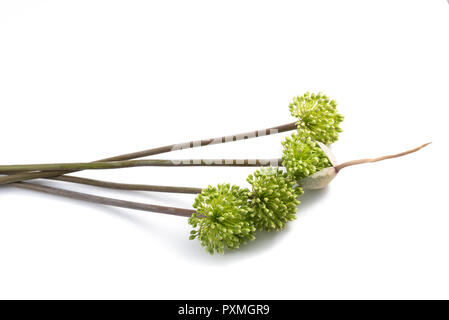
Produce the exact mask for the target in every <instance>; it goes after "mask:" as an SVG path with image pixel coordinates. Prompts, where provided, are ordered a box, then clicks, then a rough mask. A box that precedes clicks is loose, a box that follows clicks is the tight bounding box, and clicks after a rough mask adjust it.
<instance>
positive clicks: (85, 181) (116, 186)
mask: <svg viewBox="0 0 449 320" xmlns="http://www.w3.org/2000/svg"><path fill="white" fill-rule="evenodd" d="M51 180H56V181H64V182H71V183H78V184H84V185H89V186H95V187H103V188H108V189H116V190H134V191H155V192H168V193H187V194H198V193H201V191H202V189H201V188H191V187H174V186H156V185H145V184H127V183H115V182H109V181H101V180H94V179H87V178H80V177H74V176H60V177H56V178H51Z"/></svg>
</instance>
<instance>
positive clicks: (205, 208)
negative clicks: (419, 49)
mask: <svg viewBox="0 0 449 320" xmlns="http://www.w3.org/2000/svg"><path fill="white" fill-rule="evenodd" d="M336 106H337V104H336V102H335V101H334V100H330V99H329V98H328V97H326V96H325V95H323V94H321V93H320V94H309V93H306V94H304V95H303V96H298V97H296V98H294V99H293V102H292V103H291V104H290V105H289V109H290V112H291V113H292V115H294V116H295V117H297V122H296V123H293V124H287V125H283V126H278V127H273V128H269V129H266V132H265V133H266V134H272V133H277V132H285V131H289V130H294V129H297V132H296V133H294V134H292V136H291V137H287V138H286V139H285V141H284V142H283V143H282V144H283V147H284V149H283V154H282V158H279V159H187V160H163V159H162V160H160V159H150V160H131V159H134V158H139V157H143V156H148V155H155V154H160V153H166V152H170V151H175V150H179V149H183V148H182V147H179V145H170V146H165V147H160V148H156V149H150V150H146V151H140V152H136V153H132V154H126V155H121V156H117V157H112V158H108V159H104V160H100V161H96V162H92V163H62V164H61V163H60V164H38V165H9V166H0V174H2V175H4V176H2V177H0V184H11V185H12V186H14V187H19V188H24V189H29V190H35V191H39V192H45V193H50V194H55V195H60V196H64V197H69V198H74V199H79V200H85V201H90V202H95V203H102V204H105V205H112V206H119V207H124V208H130V209H136V210H143V211H152V212H162V213H167V214H174V215H178V216H185V217H189V224H190V225H191V226H192V227H193V230H192V231H191V236H190V238H191V239H199V241H200V243H201V245H202V246H204V247H205V248H206V250H207V251H208V252H209V253H215V252H218V253H224V252H225V250H229V249H231V250H232V249H236V248H239V247H240V246H241V245H242V244H244V243H246V242H248V241H251V240H254V239H255V237H256V231H272V230H274V231H279V230H282V229H284V228H285V227H286V225H287V223H288V222H289V221H292V220H294V219H295V218H296V211H297V205H298V204H299V201H298V197H299V196H301V195H302V194H303V190H307V189H320V188H324V187H325V186H326V185H327V184H328V183H329V182H330V181H331V180H332V179H333V178H334V177H335V176H336V175H337V173H338V172H339V171H340V170H341V169H343V168H345V167H349V166H352V165H357V164H362V163H370V162H377V161H381V160H385V159H390V158H396V157H400V156H404V155H406V154H410V153H412V152H416V151H418V150H420V149H421V148H423V147H425V146H426V145H427V144H425V145H422V146H420V147H418V148H415V149H412V150H408V151H405V152H401V153H398V154H394V155H388V156H383V157H379V158H372V159H360V160H353V161H349V162H346V163H343V164H336V162H335V160H334V157H333V155H332V153H331V152H330V150H329V148H328V147H327V145H329V144H331V143H333V142H335V141H336V140H337V139H338V134H339V132H341V128H340V123H341V122H342V120H343V116H341V115H340V114H339V113H338V112H337V109H336ZM268 130H270V132H268ZM271 130H274V132H272V131H271ZM266 134H265V135H266ZM243 135H248V136H244V137H243V138H250V137H257V136H262V134H259V133H255V134H253V135H251V134H249V133H246V134H243ZM236 140H239V139H238V137H237V136H228V137H221V138H218V139H208V140H202V141H197V142H195V141H191V142H188V143H187V144H184V147H187V148H193V147H197V146H205V145H210V144H215V143H219V142H229V141H236ZM135 166H231V167H232V166H257V167H260V166H262V167H263V166H267V167H268V168H261V169H259V170H257V171H255V172H254V173H253V174H251V175H249V176H248V178H247V182H248V183H249V185H250V189H247V188H242V187H239V186H235V185H234V186H231V185H229V184H219V185H217V186H215V187H214V186H209V187H207V188H205V189H199V188H190V187H177V186H155V185H135V184H120V183H114V182H106V181H100V180H93V179H87V178H79V177H73V176H65V175H64V174H65V173H69V172H74V171H79V170H87V169H114V168H128V167H135ZM282 167H284V168H282ZM36 178H50V179H55V180H59V181H64V182H72V183H81V184H87V185H92V186H100V187H106V188H114V189H120V190H146V191H159V192H174V193H192V194H197V197H196V199H195V202H194V204H193V207H194V209H195V210H191V209H183V208H174V207H163V206H157V205H151V204H142V203H135V202H130V201H123V200H117V199H111V198H104V197H98V196H94V195H89V194H84V193H77V192H73V191H69V190H63V189H58V188H53V187H46V186H41V185H37V184H33V183H25V182H20V181H23V180H31V179H36Z"/></svg>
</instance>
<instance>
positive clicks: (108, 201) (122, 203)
mask: <svg viewBox="0 0 449 320" xmlns="http://www.w3.org/2000/svg"><path fill="white" fill-rule="evenodd" d="M12 186H13V187H16V188H21V189H27V190H34V191H39V192H43V193H47V194H53V195H58V196H62V197H65V198H70V199H77V200H82V201H87V202H92V203H99V204H104V205H107V206H114V207H120V208H126V209H133V210H140V211H149V212H158V213H165V214H171V215H175V216H181V217H190V216H191V215H192V214H193V213H194V212H195V210H191V209H183V208H175V207H165V206H158V205H154V204H147V203H140V202H132V201H126V200H119V199H113V198H106V197H100V196H95V195H91V194H87V193H81V192H75V191H69V190H65V189H59V188H54V187H47V186H42V185H39V184H34V183H28V182H18V183H14V184H13V185H12Z"/></svg>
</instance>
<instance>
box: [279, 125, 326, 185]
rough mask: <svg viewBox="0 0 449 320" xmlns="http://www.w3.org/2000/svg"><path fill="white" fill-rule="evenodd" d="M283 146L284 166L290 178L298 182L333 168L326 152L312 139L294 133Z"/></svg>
mask: <svg viewBox="0 0 449 320" xmlns="http://www.w3.org/2000/svg"><path fill="white" fill-rule="evenodd" d="M282 145H283V146H284V150H283V155H282V165H283V166H284V167H285V168H286V169H287V174H288V176H289V177H290V178H292V179H294V180H296V181H298V180H301V179H304V178H305V177H307V176H310V175H312V174H314V173H315V172H318V171H320V170H322V169H324V168H327V167H330V166H331V162H330V161H329V159H328V158H327V156H326V154H325V153H324V151H323V150H322V149H321V148H320V146H319V145H318V143H317V142H316V141H314V140H312V139H311V138H310V137H305V136H303V135H301V134H296V133H294V134H293V135H292V136H291V137H287V138H286V139H285V140H284V141H283V142H282Z"/></svg>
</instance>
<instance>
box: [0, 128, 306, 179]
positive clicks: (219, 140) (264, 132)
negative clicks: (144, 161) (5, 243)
mask: <svg viewBox="0 0 449 320" xmlns="http://www.w3.org/2000/svg"><path fill="white" fill-rule="evenodd" d="M296 129H297V126H296V122H291V123H287V124H284V125H280V126H276V127H271V128H267V129H262V130H256V131H250V132H245V133H239V134H235V135H229V136H223V137H217V138H210V139H205V140H198V141H189V142H184V143H179V144H171V145H167V146H163V147H158V148H154V149H149V150H143V151H139V152H134V153H127V154H123V155H119V156H115V157H111V158H106V159H102V160H98V161H97V162H107V161H125V160H131V159H136V158H143V157H148V156H153V155H156V154H162V153H167V152H171V151H177V150H183V149H191V148H197V147H204V146H209V145H214V144H219V143H227V142H233V141H240V140H246V139H250V138H256V137H263V136H268V135H271V134H276V133H281V132H287V131H292V130H296ZM72 172H76V171H54V172H30V173H20V174H13V175H11V178H10V179H8V180H4V182H2V183H1V184H5V183H12V182H17V181H23V180H31V179H39V178H40V179H49V178H54V177H58V176H61V175H63V174H67V173H72ZM5 178H6V177H5ZM5 181H7V182H5Z"/></svg>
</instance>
